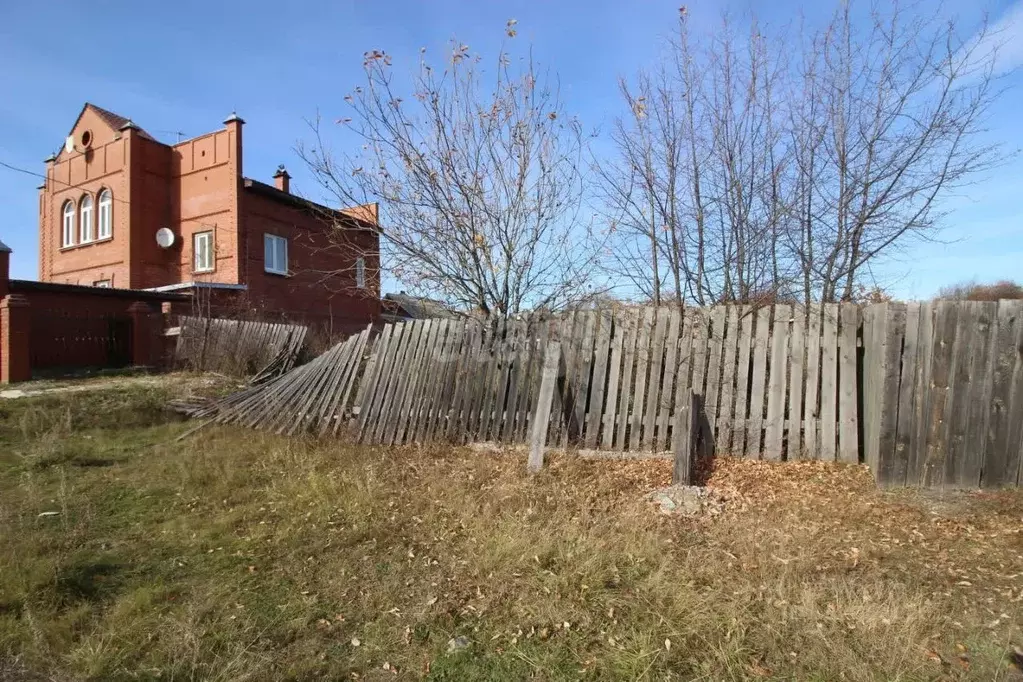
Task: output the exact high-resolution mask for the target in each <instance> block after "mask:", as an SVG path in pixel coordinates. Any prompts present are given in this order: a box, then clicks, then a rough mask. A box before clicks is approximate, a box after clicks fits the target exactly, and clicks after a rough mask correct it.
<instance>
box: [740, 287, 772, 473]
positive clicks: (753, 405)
mask: <svg viewBox="0 0 1023 682" xmlns="http://www.w3.org/2000/svg"><path fill="white" fill-rule="evenodd" d="M770 326H771V308H770V307H767V306H764V307H762V308H760V309H759V310H757V318H756V335H755V337H754V342H753V380H752V382H751V384H750V405H749V419H748V420H747V422H746V423H747V424H748V427H747V429H746V457H748V458H751V459H760V454H761V436H762V433H763V427H764V391H765V385H766V383H767V343H768V334H769V329H770Z"/></svg>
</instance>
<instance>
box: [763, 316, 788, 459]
mask: <svg viewBox="0 0 1023 682" xmlns="http://www.w3.org/2000/svg"><path fill="white" fill-rule="evenodd" d="M791 317H792V310H791V309H790V308H789V306H787V305H776V306H774V331H773V333H772V334H771V356H770V357H771V367H770V370H769V377H770V378H769V380H768V384H767V421H766V427H767V428H766V429H765V433H764V459H772V460H780V459H781V455H782V445H783V443H784V439H785V383H786V379H787V376H786V372H787V370H788V367H787V363H786V358H787V357H788V336H789V319H790V318H791Z"/></svg>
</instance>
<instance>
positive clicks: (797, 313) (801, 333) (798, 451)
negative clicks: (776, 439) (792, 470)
mask: <svg viewBox="0 0 1023 682" xmlns="http://www.w3.org/2000/svg"><path fill="white" fill-rule="evenodd" d="M805 344H806V311H805V310H803V308H802V307H801V306H795V307H794V309H793V311H792V328H791V329H790V330H789V418H788V423H789V431H788V436H789V437H788V447H787V448H786V455H787V459H789V460H790V461H791V460H794V459H801V458H802V456H803V442H802V436H803V434H802V431H803V382H804V381H805V375H804V372H803V359H804V347H805Z"/></svg>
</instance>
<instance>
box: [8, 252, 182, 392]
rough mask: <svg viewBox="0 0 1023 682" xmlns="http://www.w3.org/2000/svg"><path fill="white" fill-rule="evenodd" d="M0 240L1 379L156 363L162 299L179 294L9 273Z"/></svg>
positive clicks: (177, 298) (161, 353)
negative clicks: (50, 280) (15, 277)
mask: <svg viewBox="0 0 1023 682" xmlns="http://www.w3.org/2000/svg"><path fill="white" fill-rule="evenodd" d="M9 258H10V252H9V250H6V247H3V246H2V244H0V383H9V382H13V381H24V380H26V379H29V378H31V377H32V376H33V375H34V374H38V373H40V372H43V371H46V370H73V369H80V368H95V367H118V366H127V365H145V366H160V365H161V364H162V363H163V361H164V359H165V357H166V352H165V351H166V348H165V337H164V334H163V332H164V321H163V313H162V310H161V308H162V306H163V304H164V303H167V302H179V303H180V302H181V301H184V300H185V298H186V297H184V296H181V295H179V294H154V293H152V292H140V291H130V290H124V289H101V288H96V287H80V286H75V285H66V284H55V283H47V282H28V281H23V280H12V279H9Z"/></svg>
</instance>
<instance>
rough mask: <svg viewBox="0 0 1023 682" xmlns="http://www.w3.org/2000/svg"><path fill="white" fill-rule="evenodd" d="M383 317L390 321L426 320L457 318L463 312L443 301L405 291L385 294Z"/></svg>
mask: <svg viewBox="0 0 1023 682" xmlns="http://www.w3.org/2000/svg"><path fill="white" fill-rule="evenodd" d="M382 303H383V309H384V312H383V317H384V319H386V320H388V321H395V320H425V319H430V318H438V317H439V318H447V319H455V318H459V317H462V315H461V313H459V312H458V311H455V310H452V309H451V308H449V307H448V306H447V305H445V304H444V303H443V302H441V301H436V300H434V299H432V298H423V297H420V296H409V295H408V294H405V293H398V294H385V295H384V300H383V302H382Z"/></svg>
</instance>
